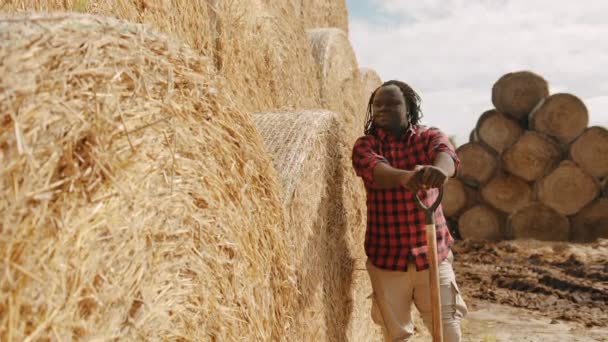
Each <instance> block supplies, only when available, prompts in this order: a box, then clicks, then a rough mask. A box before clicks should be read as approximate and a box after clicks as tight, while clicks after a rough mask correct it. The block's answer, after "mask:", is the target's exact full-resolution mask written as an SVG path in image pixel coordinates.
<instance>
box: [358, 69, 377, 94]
mask: <svg viewBox="0 0 608 342" xmlns="http://www.w3.org/2000/svg"><path fill="white" fill-rule="evenodd" d="M359 75H361V83H363V98H364V99H369V97H370V96H371V95H372V93H373V92H374V90H376V89H377V88H378V87H379V86H381V85H382V79H381V78H380V75H378V73H377V72H376V71H375V70H373V69H370V68H359Z"/></svg>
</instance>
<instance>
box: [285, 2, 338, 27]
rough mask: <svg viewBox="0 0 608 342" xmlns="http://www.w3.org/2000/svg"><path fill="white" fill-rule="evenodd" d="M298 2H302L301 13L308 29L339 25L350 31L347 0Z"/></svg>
mask: <svg viewBox="0 0 608 342" xmlns="http://www.w3.org/2000/svg"><path fill="white" fill-rule="evenodd" d="M287 2H291V1H287ZM296 2H300V6H298V7H299V10H300V11H299V14H300V15H301V16H302V19H303V20H304V25H305V27H306V28H307V29H312V28H325V27H337V28H339V29H341V30H342V31H344V32H346V33H348V10H347V8H346V0H306V1H298V0H296Z"/></svg>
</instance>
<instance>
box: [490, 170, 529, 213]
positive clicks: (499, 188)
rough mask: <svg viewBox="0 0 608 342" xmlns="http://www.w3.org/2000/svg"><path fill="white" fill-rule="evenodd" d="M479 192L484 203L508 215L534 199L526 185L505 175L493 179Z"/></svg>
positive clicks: (511, 176) (521, 180)
mask: <svg viewBox="0 0 608 342" xmlns="http://www.w3.org/2000/svg"><path fill="white" fill-rule="evenodd" d="M480 192H481V197H482V198H483V200H484V201H485V202H486V203H488V204H490V205H491V206H492V207H494V208H496V209H498V210H501V211H503V212H505V213H508V214H510V213H513V212H514V211H516V210H517V209H519V208H521V207H523V206H525V205H526V204H528V203H530V202H531V201H532V199H533V197H534V196H533V193H532V188H531V187H530V185H528V183H526V182H525V181H524V180H523V179H521V178H519V177H516V176H513V175H510V174H505V173H501V174H498V175H496V176H495V177H493V178H492V179H491V180H490V181H489V182H488V183H487V184H486V185H484V186H483V187H482V188H481V191H480Z"/></svg>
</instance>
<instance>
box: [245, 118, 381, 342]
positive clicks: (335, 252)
mask: <svg viewBox="0 0 608 342" xmlns="http://www.w3.org/2000/svg"><path fill="white" fill-rule="evenodd" d="M252 118H253V121H254V122H255V124H256V126H257V127H258V130H259V131H260V134H261V135H262V138H263V140H264V142H265V145H266V148H267V150H268V151H269V152H270V155H271V157H272V160H273V163H274V166H275V168H276V170H277V171H278V175H279V179H280V181H281V183H282V185H283V196H282V198H283V210H284V214H285V220H286V226H287V227H289V228H288V231H287V240H288V244H289V245H290V246H292V250H293V253H294V255H295V268H296V275H297V278H296V279H297V285H298V303H299V307H298V308H296V310H295V312H296V313H295V315H296V316H295V323H294V325H295V327H294V328H293V329H292V335H291V336H292V337H293V338H294V339H296V340H302V341H312V340H315V341H321V340H345V336H346V335H348V334H349V331H347V330H346V328H347V327H349V326H353V325H354V326H357V331H358V333H359V334H372V333H373V331H374V330H375V329H373V327H372V324H371V323H370V322H367V323H364V322H354V321H353V320H354V319H355V318H356V317H357V316H355V315H354V312H355V311H361V310H362V308H360V307H359V306H365V305H366V301H365V298H366V297H367V295H368V292H362V291H359V290H357V289H360V288H361V287H362V284H358V283H355V275H354V274H353V271H354V270H353V268H352V265H351V264H352V258H351V256H350V251H349V250H350V248H351V247H350V246H348V244H347V242H346V239H345V235H346V234H347V231H348V227H347V226H346V222H345V220H344V219H343V216H344V213H345V208H344V207H343V206H342V201H343V199H342V198H340V197H339V196H338V195H339V189H338V188H339V187H341V186H342V185H341V184H339V183H338V184H336V179H337V178H338V175H339V174H340V173H341V172H342V169H341V167H342V165H341V158H340V152H341V150H340V146H339V144H338V140H339V137H338V134H339V129H338V128H339V123H338V121H337V115H336V114H335V113H332V112H328V111H299V112H271V113H256V114H254V115H253V116H252Z"/></svg>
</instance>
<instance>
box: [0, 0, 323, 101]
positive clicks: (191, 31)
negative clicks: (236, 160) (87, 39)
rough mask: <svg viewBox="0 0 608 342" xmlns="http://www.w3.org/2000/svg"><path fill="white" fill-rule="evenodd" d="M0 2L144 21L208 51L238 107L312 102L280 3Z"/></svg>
mask: <svg viewBox="0 0 608 342" xmlns="http://www.w3.org/2000/svg"><path fill="white" fill-rule="evenodd" d="M0 10H4V11H8V10H10V11H27V10H39V11H40V10H43V11H53V10H69V11H79V12H88V13H95V14H104V15H108V16H116V17H119V18H121V19H125V20H128V21H131V22H138V23H144V24H148V25H151V26H153V27H155V28H156V29H158V30H160V31H162V32H165V33H168V34H171V35H172V36H173V37H175V38H176V39H179V40H181V41H183V42H185V43H187V44H188V45H190V46H191V47H193V48H194V49H196V50H198V51H199V52H200V53H201V54H202V55H204V56H208V57H213V59H214V64H215V67H216V69H217V70H218V71H219V72H220V74H221V75H222V76H224V78H225V79H226V81H227V84H228V86H229V90H230V91H231V92H232V93H233V94H234V95H233V96H234V100H235V101H236V103H237V104H239V105H241V109H243V110H245V111H248V112H254V111H263V110H269V109H277V108H316V107H319V106H318V104H319V91H318V89H317V84H316V83H315V80H314V78H312V77H310V75H312V74H314V73H315V70H316V69H315V65H314V61H313V59H312V57H311V52H310V47H309V45H308V43H307V39H306V33H305V31H304V25H303V23H302V22H301V20H297V18H296V14H295V13H293V12H290V11H287V10H284V8H283V7H278V8H276V6H275V5H272V6H271V5H266V4H265V2H260V1H250V0H221V1H220V0H192V1H190V0H175V1H153V2H150V1H140V0H108V1H99V0H96V1H70V0H68V1H64V0H50V1H41V0H18V1H12V2H11V3H10V4H8V5H6V6H3V7H0Z"/></svg>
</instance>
